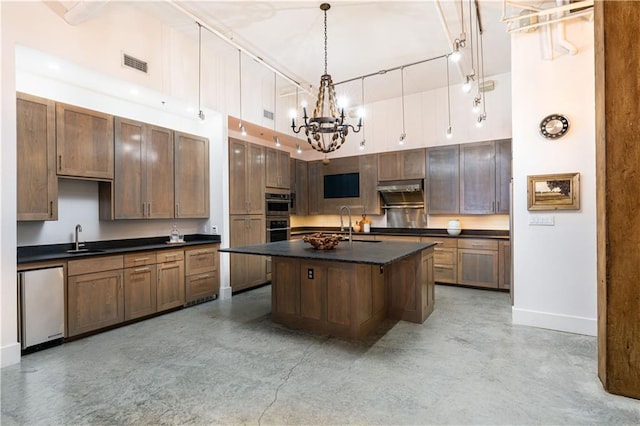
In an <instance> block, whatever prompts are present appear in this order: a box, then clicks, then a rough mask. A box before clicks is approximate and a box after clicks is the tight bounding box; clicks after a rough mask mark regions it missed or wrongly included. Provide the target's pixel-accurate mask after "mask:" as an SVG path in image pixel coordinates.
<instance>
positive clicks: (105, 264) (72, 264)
mask: <svg viewBox="0 0 640 426" xmlns="http://www.w3.org/2000/svg"><path fill="white" fill-rule="evenodd" d="M123 264H124V260H123V257H122V256H103V257H95V258H91V259H82V260H80V259H78V260H70V261H69V263H68V264H67V265H68V266H67V274H68V275H69V276H73V275H81V274H90V273H93V272H102V271H112V270H114V269H122V267H123Z"/></svg>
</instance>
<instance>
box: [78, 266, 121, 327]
mask: <svg viewBox="0 0 640 426" xmlns="http://www.w3.org/2000/svg"><path fill="white" fill-rule="evenodd" d="M122 267H123V257H122V256H109V257H100V258H95V259H87V260H71V261H69V263H68V266H67V327H68V336H69V337H72V336H76V335H78V334H82V333H87V332H89V331H94V330H98V329H100V328H104V327H108V326H111V325H115V324H118V323H120V322H122V321H124V291H123V269H122Z"/></svg>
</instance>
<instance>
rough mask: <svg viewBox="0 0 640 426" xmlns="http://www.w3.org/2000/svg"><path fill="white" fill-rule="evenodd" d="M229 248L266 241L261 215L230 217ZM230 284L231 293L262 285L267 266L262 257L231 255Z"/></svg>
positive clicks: (265, 276)
mask: <svg viewBox="0 0 640 426" xmlns="http://www.w3.org/2000/svg"><path fill="white" fill-rule="evenodd" d="M229 234H230V235H231V241H230V243H229V245H230V246H231V247H238V246H244V245H251V244H262V243H264V242H265V239H266V227H265V219H264V216H262V215H230V226H229ZM229 260H230V266H231V268H230V283H231V289H232V290H233V292H236V291H238V290H244V289H247V288H251V287H255V286H258V285H261V284H264V283H265V282H266V281H267V264H266V259H265V258H264V256H253V255H248V254H231V255H230V257H229Z"/></svg>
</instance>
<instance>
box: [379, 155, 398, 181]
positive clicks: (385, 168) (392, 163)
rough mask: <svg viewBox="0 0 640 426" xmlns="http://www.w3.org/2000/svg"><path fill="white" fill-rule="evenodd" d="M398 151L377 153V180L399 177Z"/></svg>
mask: <svg viewBox="0 0 640 426" xmlns="http://www.w3.org/2000/svg"><path fill="white" fill-rule="evenodd" d="M399 156H400V152H399V151H393V152H381V153H379V154H378V180H379V181H385V180H398V179H400V161H399Z"/></svg>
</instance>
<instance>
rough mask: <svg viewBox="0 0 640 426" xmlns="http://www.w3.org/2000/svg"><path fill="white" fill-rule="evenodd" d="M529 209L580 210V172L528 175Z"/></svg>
mask: <svg viewBox="0 0 640 426" xmlns="http://www.w3.org/2000/svg"><path fill="white" fill-rule="evenodd" d="M527 209H528V210H580V173H560V174H553V175H536V176H527Z"/></svg>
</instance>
